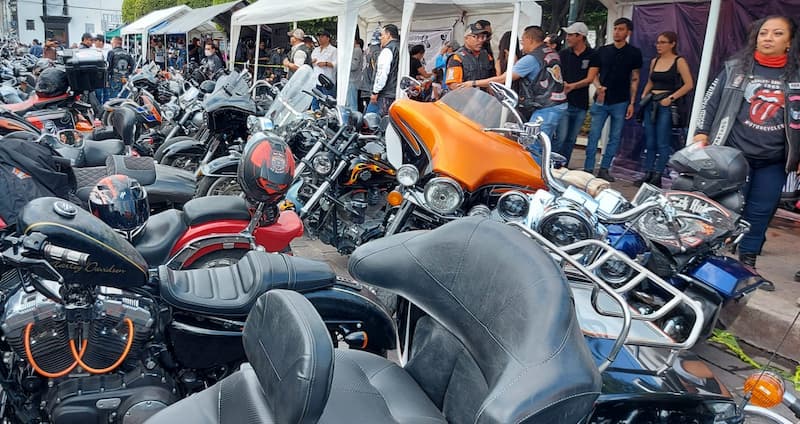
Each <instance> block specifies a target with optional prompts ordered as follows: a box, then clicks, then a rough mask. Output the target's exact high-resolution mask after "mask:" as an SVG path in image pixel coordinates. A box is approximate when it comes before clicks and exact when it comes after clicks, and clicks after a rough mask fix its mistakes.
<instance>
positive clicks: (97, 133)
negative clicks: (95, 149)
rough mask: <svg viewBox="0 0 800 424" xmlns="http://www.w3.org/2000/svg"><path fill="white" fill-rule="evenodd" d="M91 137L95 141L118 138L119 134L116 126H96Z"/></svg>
mask: <svg viewBox="0 0 800 424" xmlns="http://www.w3.org/2000/svg"><path fill="white" fill-rule="evenodd" d="M90 138H91V139H92V140H95V141H101V140H111V139H118V138H119V135H117V133H116V132H115V131H114V128H111V127H105V128H95V129H93V130H92V136H91V137H90ZM123 144H124V143H123Z"/></svg>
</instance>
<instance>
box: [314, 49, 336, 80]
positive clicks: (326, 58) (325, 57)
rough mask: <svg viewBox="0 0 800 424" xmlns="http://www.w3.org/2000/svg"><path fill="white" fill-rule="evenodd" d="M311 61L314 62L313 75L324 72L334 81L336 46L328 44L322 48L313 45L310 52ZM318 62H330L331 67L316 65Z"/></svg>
mask: <svg viewBox="0 0 800 424" xmlns="http://www.w3.org/2000/svg"><path fill="white" fill-rule="evenodd" d="M311 61H312V62H314V75H315V76H318V75H319V74H324V75H325V76H326V77H328V78H330V79H331V80H332V81H334V82H336V47H333V46H332V45H328V47H325V48H324V49H323V48H322V47H315V48H314V51H313V52H311ZM320 62H330V63H332V64H333V67H327V66H325V67H322V66H317V63H320Z"/></svg>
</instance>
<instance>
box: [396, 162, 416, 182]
mask: <svg viewBox="0 0 800 424" xmlns="http://www.w3.org/2000/svg"><path fill="white" fill-rule="evenodd" d="M396 175H397V182H398V183H400V185H401V186H403V187H411V186H413V185H414V184H416V183H417V181H418V180H419V170H417V167H416V166H414V165H408V164H406V165H401V166H400V168H397V174H396Z"/></svg>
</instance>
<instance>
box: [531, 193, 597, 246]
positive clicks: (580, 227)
mask: <svg viewBox="0 0 800 424" xmlns="http://www.w3.org/2000/svg"><path fill="white" fill-rule="evenodd" d="M559 200H560V201H557V202H556V203H555V204H554V205H553V206H551V207H550V208H548V210H546V211H545V213H544V215H543V216H542V219H541V220H539V223H538V225H537V226H536V231H537V232H538V233H539V234H541V235H543V236H544V237H545V238H546V239H547V240H549V241H550V242H552V243H554V244H555V245H557V246H566V245H568V244H572V243H575V242H577V241H581V240H586V239H592V238H595V236H596V232H595V226H594V223H593V222H592V219H591V217H590V215H589V214H588V213H587V212H586V211H584V210H583V208H582V207H581V206H580V205H578V204H576V203H574V202H570V201H566V199H563V198H562V199H559Z"/></svg>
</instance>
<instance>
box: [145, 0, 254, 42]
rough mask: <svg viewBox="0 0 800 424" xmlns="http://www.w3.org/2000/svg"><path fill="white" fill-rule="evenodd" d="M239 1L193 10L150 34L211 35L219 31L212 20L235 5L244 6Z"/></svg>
mask: <svg viewBox="0 0 800 424" xmlns="http://www.w3.org/2000/svg"><path fill="white" fill-rule="evenodd" d="M244 4H245V3H244V2H243V1H241V0H237V1H232V2H230V3H223V4H217V5H214V6H208V7H202V8H200V9H193V10H191V11H189V12H187V13H186V14H185V15H183V16H181V17H179V18H177V19H174V20H172V21H171V22H169V23H168V24H167V25H164V26H161V27H159V28H158V29H155V30H153V31H151V32H150V34H155V35H167V34H186V33H188V32H189V31H192V30H197V31H200V32H202V33H212V32H217V31H219V30H218V29H217V26H216V25H215V24H214V22H213V20H214V18H216V17H217V16H218V15H221V14H223V13H225V12H227V11H229V10H231V9H233V8H234V7H236V6H237V5H244Z"/></svg>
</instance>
